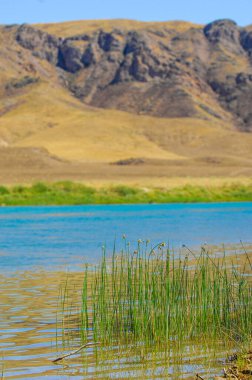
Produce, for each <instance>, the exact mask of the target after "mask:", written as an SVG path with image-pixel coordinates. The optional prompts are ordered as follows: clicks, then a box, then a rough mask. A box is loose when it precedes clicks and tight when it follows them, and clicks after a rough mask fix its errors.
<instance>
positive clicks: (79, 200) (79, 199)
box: [0, 181, 252, 206]
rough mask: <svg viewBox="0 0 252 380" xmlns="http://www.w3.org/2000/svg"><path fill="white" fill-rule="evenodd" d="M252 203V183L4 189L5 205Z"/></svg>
mask: <svg viewBox="0 0 252 380" xmlns="http://www.w3.org/2000/svg"><path fill="white" fill-rule="evenodd" d="M246 201H252V182H251V183H248V184H241V183H239V182H237V183H232V184H226V185H225V184H224V185H221V186H220V185H219V186H216V185H215V186H210V185H209V186H200V185H185V186H179V187H175V188H172V189H167V188H162V187H158V188H155V187H149V188H146V187H136V186H126V185H114V186H106V187H100V188H96V187H92V186H87V185H85V184H81V183H75V182H70V181H61V182H55V183H46V182H37V183H34V184H33V185H15V186H3V185H1V186H0V205H1V206H39V205H41V206H43V205H45V206H46V205H88V204H100V205H102V204H147V203H160V204H161V203H200V202H204V203H211V202H246Z"/></svg>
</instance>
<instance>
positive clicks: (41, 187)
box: [31, 182, 48, 193]
mask: <svg viewBox="0 0 252 380" xmlns="http://www.w3.org/2000/svg"><path fill="white" fill-rule="evenodd" d="M31 190H32V191H33V192H35V193H45V192H47V191H48V187H47V186H46V185H45V184H44V183H43V182H37V183H35V184H34V185H32V187H31Z"/></svg>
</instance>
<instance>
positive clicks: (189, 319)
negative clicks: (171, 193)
mask: <svg viewBox="0 0 252 380" xmlns="http://www.w3.org/2000/svg"><path fill="white" fill-rule="evenodd" d="M191 255H193V252H191V251H190V252H189V251H188V255H185V256H184V257H183V258H182V257H180V258H179V259H177V258H176V257H175V255H174V254H173V253H172V252H171V251H169V250H167V249H165V248H164V244H159V245H158V246H156V247H154V248H149V245H148V242H146V243H143V242H141V241H139V242H138V246H137V249H136V250H135V251H134V252H130V249H129V245H127V244H126V242H125V249H124V250H123V251H121V252H120V254H116V252H115V251H114V253H113V256H112V258H111V257H107V256H106V252H105V250H104V251H103V256H102V260H101V262H100V263H99V264H98V265H97V266H95V267H92V268H90V267H86V270H85V274H84V280H83V289H82V296H81V311H80V317H79V320H80V324H79V333H80V336H81V338H82V341H83V342H86V341H93V342H101V344H102V345H105V346H115V345H121V346H125V345H126V346H128V347H130V346H134V347H136V346H139V347H141V346H145V347H153V346H156V347H160V348H162V349H164V348H165V347H168V346H169V345H170V343H171V342H177V343H178V344H183V342H188V341H191V340H194V341H195V340H196V341H198V340H199V339H208V340H211V341H214V340H216V341H217V340H219V339H220V338H221V339H222V340H223V339H228V340H232V341H236V342H239V344H240V343H241V342H247V341H248V340H249V339H251V336H252V284H251V278H250V277H249V276H246V275H245V272H244V268H245V267H246V266H247V265H248V264H249V265H250V264H251V261H249V256H248V255H247V259H246V260H245V261H246V262H245V264H244V267H241V266H238V265H237V263H236V262H235V261H233V260H230V259H227V258H226V257H225V256H224V257H222V258H213V257H212V256H211V255H210V254H208V252H207V251H206V250H205V249H204V248H202V250H201V253H200V255H199V256H198V257H191ZM250 269H252V268H250Z"/></svg>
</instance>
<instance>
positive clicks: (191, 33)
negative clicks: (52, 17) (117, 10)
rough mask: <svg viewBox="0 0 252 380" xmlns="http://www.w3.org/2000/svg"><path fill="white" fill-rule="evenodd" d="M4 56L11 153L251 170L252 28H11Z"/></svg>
mask: <svg viewBox="0 0 252 380" xmlns="http://www.w3.org/2000/svg"><path fill="white" fill-rule="evenodd" d="M0 53H1V54H0V69H1V71H0V145H1V146H2V148H8V147H41V148H43V149H46V150H48V152H49V153H50V154H53V155H56V156H58V157H60V158H62V159H66V160H69V161H78V162H116V161H118V160H122V159H129V158H134V157H136V158H138V157H143V158H146V159H155V160H168V161H174V160H176V162H177V160H179V161H181V160H189V161H190V160H192V162H193V165H195V162H199V160H203V162H208V161H209V157H210V158H211V157H217V161H218V162H220V165H221V162H225V163H227V161H228V160H229V159H230V160H231V161H230V162H234V160H237V159H238V158H239V162H241V161H242V160H244V165H245V167H246V168H247V167H248V165H249V166H250V162H251V158H250V152H251V147H252V134H251V133H250V132H251V130H252V112H251V110H250V108H251V107H250V104H251V102H252V30H251V29H250V27H246V28H240V27H238V26H237V24H236V23H235V22H233V21H232V20H226V19H224V20H217V21H214V22H212V23H210V24H208V25H206V26H201V25H194V24H191V23H185V22H181V21H177V22H167V23H158V24H156V23H141V22H135V21H131V20H130V21H128V20H113V21H106V20H103V21H96V20H95V21H90V22H86V21H83V22H82V21H79V22H74V23H63V24H62V23H61V24H39V25H27V24H24V25H10V26H1V27H0ZM195 160H196V161H195ZM207 160H208V161H207ZM211 160H212V159H210V161H211ZM210 161H209V162H210ZM212 161H213V160H212ZM239 165H240V164H239ZM241 171H242V172H244V170H243V169H241ZM245 172H246V170H245Z"/></svg>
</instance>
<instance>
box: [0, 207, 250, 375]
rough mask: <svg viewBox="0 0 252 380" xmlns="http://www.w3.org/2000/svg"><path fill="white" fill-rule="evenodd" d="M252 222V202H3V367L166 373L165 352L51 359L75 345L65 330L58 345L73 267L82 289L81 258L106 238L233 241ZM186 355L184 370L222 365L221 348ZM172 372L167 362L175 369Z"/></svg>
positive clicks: (94, 256) (95, 254)
mask: <svg viewBox="0 0 252 380" xmlns="http://www.w3.org/2000/svg"><path fill="white" fill-rule="evenodd" d="M251 226H252V203H229V204H196V205H195V204H194V205H191V204H188V205H129V206H73V207H72V206H71V207H10V208H0V378H1V366H3V371H4V378H6V379H7V378H8V379H28V378H32V379H44V378H45V377H47V378H49V379H71V378H75V379H96V378H97V379H98V378H100V379H112V378H113V379H116V378H117V379H122V378H125V379H126V378H127V379H130V378H133V377H134V376H135V378H139V379H140V378H145V379H154V378H156V379H161V378H167V376H168V375H167V372H164V368H165V367H167V363H166V364H165V362H164V361H162V359H160V360H156V363H155V366H153V362H152V359H151V358H150V360H149V361H147V362H146V363H145V364H143V363H141V360H139V359H137V358H136V357H132V358H129V357H127V358H124V357H123V356H122V357H121V358H118V360H109V359H108V358H107V359H106V358H105V359H104V362H103V363H102V364H100V365H99V366H98V367H97V365H96V363H95V356H94V354H93V352H92V350H89V351H88V352H87V353H86V358H85V360H86V362H87V365H86V366H83V365H82V364H81V359H80V355H77V357H74V358H72V359H70V360H69V361H68V362H67V363H65V364H60V365H58V366H56V365H54V364H53V363H52V362H51V359H52V358H54V357H55V356H57V355H58V353H57V351H58V352H60V353H61V352H67V351H69V350H71V349H72V348H73V347H65V348H63V347H62V345H61V340H60V336H59V344H58V347H56V330H57V325H56V319H57V318H56V312H57V302H58V295H59V288H60V286H61V285H62V284H64V281H65V279H66V272H67V271H68V273H69V274H68V276H72V278H73V279H74V282H75V283H76V284H77V285H76V289H78V284H80V282H81V274H80V273H77V272H78V271H79V270H80V268H81V267H82V264H84V263H85V262H97V261H98V260H99V258H100V257H101V247H102V245H104V244H106V246H107V248H108V251H110V250H111V249H112V247H113V244H114V241H115V240H116V241H117V246H118V248H120V247H122V239H121V237H122V235H123V234H126V235H127V239H128V240H129V241H130V242H131V244H132V246H133V247H134V245H135V244H136V240H137V239H139V238H141V239H150V240H151V243H152V244H153V245H154V244H156V243H159V242H162V241H166V242H169V244H170V246H172V247H174V248H175V249H177V248H181V246H182V245H183V244H186V245H187V246H189V247H190V248H197V247H199V246H200V245H201V244H202V243H205V242H206V243H208V244H210V245H221V244H226V245H227V246H230V245H233V244H237V243H239V241H240V240H242V241H243V243H244V244H246V243H251V242H252V239H251ZM77 293H78V292H77V291H75V290H74V293H73V294H76V296H77ZM58 318H59V316H58ZM58 331H59V330H58ZM76 344H77V345H78V342H76ZM183 355H184V356H183V357H184V359H183V363H184V364H183V365H182V366H181V365H179V364H178V365H177V369H178V368H179V370H180V371H181V372H182V373H183V374H184V375H187V374H190V373H196V372H200V373H203V374H204V373H206V372H207V371H208V370H209V368H213V369H216V372H218V371H221V368H222V367H223V363H222V362H221V361H220V360H219V359H220V358H223V354H222V353H221V352H219V353H218V355H217V357H219V359H217V360H216V359H215V361H214V363H212V362H211V360H210V359H209V360H208V361H207V362H208V364H203V362H204V361H203V360H202V355H203V353H202V352H201V351H200V347H199V348H198V349H194V352H192V351H191V350H190V349H189V348H188V349H187V348H185V352H184V354H183ZM174 363H175V364H174V365H175V367H176V360H175V361H174ZM204 363H206V362H204ZM166 369H167V368H166ZM173 371H174V366H173V367H171V368H169V367H168V372H169V374H170V375H171V374H172V373H173Z"/></svg>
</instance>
